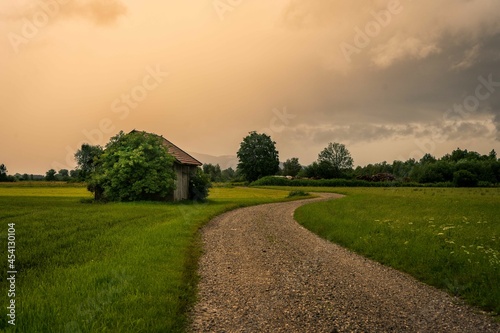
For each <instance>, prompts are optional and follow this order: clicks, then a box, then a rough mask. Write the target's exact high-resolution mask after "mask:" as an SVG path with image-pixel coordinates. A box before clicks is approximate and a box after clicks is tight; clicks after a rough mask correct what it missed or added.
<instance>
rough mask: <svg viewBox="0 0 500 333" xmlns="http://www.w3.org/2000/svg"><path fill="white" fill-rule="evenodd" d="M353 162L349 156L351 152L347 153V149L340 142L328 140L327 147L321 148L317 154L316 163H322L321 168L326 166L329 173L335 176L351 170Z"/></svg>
mask: <svg viewBox="0 0 500 333" xmlns="http://www.w3.org/2000/svg"><path fill="white" fill-rule="evenodd" d="M353 163H354V161H353V159H352V157H351V153H349V150H347V148H346V147H345V145H343V144H341V143H336V142H335V143H331V142H330V143H329V144H328V147H326V148H325V149H323V151H322V152H321V153H319V155H318V164H319V165H320V166H321V165H323V168H325V167H327V166H328V167H329V168H331V169H332V171H331V174H332V175H334V176H337V177H338V176H341V175H342V174H343V173H345V172H346V171H348V170H351V169H352V166H353ZM323 173H324V172H323ZM327 173H330V172H327Z"/></svg>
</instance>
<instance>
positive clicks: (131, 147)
mask: <svg viewBox="0 0 500 333" xmlns="http://www.w3.org/2000/svg"><path fill="white" fill-rule="evenodd" d="M173 163H174V158H173V157H172V156H171V155H170V154H169V153H168V152H167V148H166V147H165V146H164V145H163V144H162V141H161V138H160V137H158V136H156V135H153V134H148V133H145V132H137V131H134V132H131V133H129V134H124V133H123V132H120V133H119V134H118V135H116V136H115V137H113V138H111V140H110V142H109V143H108V144H107V145H106V149H105V150H104V152H103V154H102V155H100V156H99V157H98V158H97V160H96V162H95V171H94V172H93V174H92V177H91V179H90V181H89V186H88V189H89V190H90V191H91V192H93V193H94V195H95V199H96V200H102V201H137V200H156V201H164V200H168V199H169V198H170V197H171V194H172V192H173V190H174V189H175V179H176V175H175V172H174V169H173Z"/></svg>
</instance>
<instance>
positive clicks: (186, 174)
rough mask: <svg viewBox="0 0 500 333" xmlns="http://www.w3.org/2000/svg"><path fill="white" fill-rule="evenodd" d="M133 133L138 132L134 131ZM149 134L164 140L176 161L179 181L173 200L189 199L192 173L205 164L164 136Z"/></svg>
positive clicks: (177, 180) (176, 183) (175, 165)
mask: <svg viewBox="0 0 500 333" xmlns="http://www.w3.org/2000/svg"><path fill="white" fill-rule="evenodd" d="M132 132H137V131H136V130H133V131H132ZM144 133H146V132H144ZM148 134H151V135H156V136H158V137H160V138H161V139H162V140H163V145H164V146H165V147H167V150H168V152H169V154H170V155H172V156H173V157H174V159H175V161H174V170H175V174H176V176H177V179H176V181H175V190H174V193H173V194H172V200H173V201H179V200H186V199H189V178H190V176H191V173H192V172H194V171H195V169H196V168H198V167H200V166H202V165H203V164H202V163H201V162H200V161H198V160H197V159H196V158H194V157H193V156H191V155H189V154H188V153H186V152H185V151H184V150H182V149H180V148H179V147H177V146H176V145H174V144H173V143H172V142H170V141H169V140H167V139H165V138H164V137H163V136H159V135H157V134H152V133H148Z"/></svg>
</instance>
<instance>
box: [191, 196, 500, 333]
mask: <svg viewBox="0 0 500 333" xmlns="http://www.w3.org/2000/svg"><path fill="white" fill-rule="evenodd" d="M338 197H340V196H339V195H335V194H322V198H318V199H311V200H303V201H295V202H288V203H279V204H269V205H261V206H255V207H249V208H243V209H239V210H236V211H232V212H229V213H226V214H224V215H221V216H219V217H217V218H215V219H213V220H212V221H210V223H208V224H207V225H206V226H205V227H204V228H203V229H202V237H203V241H204V254H203V256H202V258H201V260H200V266H199V274H200V276H201V279H200V283H199V286H198V287H199V291H198V303H197V304H196V305H195V307H194V309H193V312H192V325H191V331H192V332H454V333H455V332H500V323H497V322H494V321H493V320H492V318H491V317H488V316H487V315H485V314H482V313H480V312H479V311H477V310H474V309H472V308H470V307H468V306H466V305H464V304H463V302H461V301H460V300H458V299H456V298H453V297H450V296H449V295H447V294H446V293H444V292H441V291H438V290H436V289H434V288H432V287H429V286H426V285H424V284H422V283H420V282H417V281H416V280H415V279H413V278H411V277H410V276H408V275H406V274H403V273H400V272H398V271H396V270H393V269H390V268H387V267H384V266H382V265H380V264H378V263H376V262H373V261H371V260H368V259H365V258H363V257H361V256H358V255H356V254H353V253H351V252H349V251H347V250H345V249H344V248H342V247H340V246H337V245H335V244H332V243H329V242H327V241H324V240H322V239H321V238H319V237H317V236H316V235H314V234H312V233H311V232H309V231H307V230H306V229H305V228H303V227H302V226H300V225H299V224H298V223H297V222H295V221H294V219H293V212H294V211H295V209H296V208H297V207H299V206H301V205H303V204H306V203H310V202H312V201H317V200H325V199H331V198H338Z"/></svg>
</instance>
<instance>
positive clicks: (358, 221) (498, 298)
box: [290, 188, 500, 314]
mask: <svg viewBox="0 0 500 333" xmlns="http://www.w3.org/2000/svg"><path fill="white" fill-rule="evenodd" d="M290 189H291V188H290ZM293 189H296V188H293ZM301 189H302V190H305V191H325V192H326V191H330V192H337V193H344V194H347V196H346V197H344V198H342V199H339V200H335V201H330V202H322V203H314V204H311V205H306V206H303V207H301V208H299V209H298V210H297V211H296V214H295V216H296V219H297V220H298V221H299V222H300V223H301V224H303V225H304V226H305V227H306V228H308V229H310V230H312V231H313V232H315V233H317V234H319V235H321V236H322V237H324V238H326V239H328V240H330V241H332V242H335V243H338V244H340V245H342V246H345V247H347V248H349V249H352V250H354V251H355V252H358V253H360V254H362V255H364V256H366V257H369V258H372V259H374V260H377V261H379V262H381V263H383V264H385V265H389V266H392V267H394V268H396V269H398V270H401V271H404V272H407V273H409V274H411V275H413V276H415V277H416V278H418V279H419V280H421V281H423V282H425V283H428V284H431V285H434V286H436V287H439V288H442V289H444V290H447V291H449V292H450V293H452V294H454V295H458V296H461V297H463V298H464V299H466V300H467V301H468V302H469V303H470V304H473V305H476V306H479V307H481V308H483V309H484V310H487V311H492V312H494V313H496V314H498V313H500V189H498V188H490V189H487V188H485V189H457V188H449V189H431V188H418V189H417V188H414V189H412V188H321V189H318V188H301Z"/></svg>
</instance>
